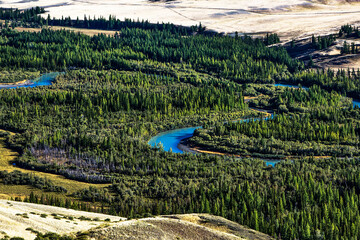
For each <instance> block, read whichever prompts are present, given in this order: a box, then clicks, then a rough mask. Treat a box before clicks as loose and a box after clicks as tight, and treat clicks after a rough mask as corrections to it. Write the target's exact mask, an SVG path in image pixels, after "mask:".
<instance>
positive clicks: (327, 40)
mask: <svg viewBox="0 0 360 240" xmlns="http://www.w3.org/2000/svg"><path fill="white" fill-rule="evenodd" d="M335 41H336V37H335V36H334V35H328V36H319V37H317V38H316V37H315V36H314V35H313V36H312V41H311V43H312V45H313V47H314V48H316V49H317V50H322V49H327V48H328V47H330V46H331V45H332V44H333V43H334V42H335Z"/></svg>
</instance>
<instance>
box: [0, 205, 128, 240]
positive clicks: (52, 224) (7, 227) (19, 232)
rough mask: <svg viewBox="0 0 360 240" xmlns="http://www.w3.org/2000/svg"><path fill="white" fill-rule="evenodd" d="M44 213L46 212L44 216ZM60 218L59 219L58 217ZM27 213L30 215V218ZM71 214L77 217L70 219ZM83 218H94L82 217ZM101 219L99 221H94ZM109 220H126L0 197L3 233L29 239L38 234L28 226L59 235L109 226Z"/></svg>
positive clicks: (1, 233)
mask: <svg viewBox="0 0 360 240" xmlns="http://www.w3.org/2000/svg"><path fill="white" fill-rule="evenodd" d="M41 214H46V217H45V215H42V216H41ZM51 214H53V215H55V214H56V217H57V218H58V219H55V216H53V215H51ZM26 216H27V217H26ZM69 217H73V220H70V219H69ZM80 217H85V218H90V219H91V220H80V219H79V218H80ZM95 218H97V219H96V220H94V219H95ZM105 219H110V220H111V222H114V221H120V220H125V218H120V217H116V216H111V215H105V214H99V213H90V212H83V211H75V210H72V209H66V208H59V207H53V206H46V205H41V204H33V203H23V202H14V201H6V200H0V236H1V235H3V236H4V235H8V236H10V237H13V236H19V237H23V238H25V239H34V238H35V237H36V235H35V234H34V233H32V232H31V231H29V230H26V229H27V228H32V229H33V230H36V231H40V232H43V233H46V232H56V233H58V234H70V233H74V232H78V231H85V230H88V229H90V228H94V227H96V226H101V225H105V224H106V223H108V222H105V221H104V220H105Z"/></svg>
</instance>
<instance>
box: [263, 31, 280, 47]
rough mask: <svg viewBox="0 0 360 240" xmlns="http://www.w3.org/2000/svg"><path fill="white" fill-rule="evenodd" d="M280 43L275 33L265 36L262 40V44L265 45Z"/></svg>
mask: <svg viewBox="0 0 360 240" xmlns="http://www.w3.org/2000/svg"><path fill="white" fill-rule="evenodd" d="M279 42H280V38H279V36H278V35H277V34H276V33H272V34H268V33H267V34H266V37H265V39H264V44H265V45H272V44H275V43H279Z"/></svg>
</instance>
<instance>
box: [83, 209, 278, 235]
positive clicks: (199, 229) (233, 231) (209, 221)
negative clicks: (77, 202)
mask: <svg viewBox="0 0 360 240" xmlns="http://www.w3.org/2000/svg"><path fill="white" fill-rule="evenodd" d="M90 237H91V239H112V240H117V239H119V240H120V239H121V240H127V239H128V240H130V239H131V240H148V239H162V240H177V239H183V240H198V239H202V240H212V239H218V240H245V239H247V240H255V239H256V240H273V238H271V237H270V236H268V235H266V234H263V233H260V232H257V231H254V230H252V229H249V228H246V227H244V226H242V225H240V224H237V223H234V222H231V221H229V220H226V219H225V218H222V217H217V216H213V215H209V214H184V215H170V216H160V217H155V218H144V219H139V220H130V221H124V222H119V223H114V224H113V225H111V226H109V227H106V228H103V229H98V230H94V231H92V233H91V234H90Z"/></svg>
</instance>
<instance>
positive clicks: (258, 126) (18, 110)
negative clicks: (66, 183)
mask: <svg viewBox="0 0 360 240" xmlns="http://www.w3.org/2000/svg"><path fill="white" fill-rule="evenodd" d="M43 12H44V10H43V9H40V8H39V9H31V10H27V11H17V10H9V9H0V19H3V20H6V22H4V24H3V25H2V29H1V32H0V73H1V74H0V77H1V82H7V81H6V80H7V79H8V80H9V82H13V81H19V80H21V79H18V78H19V76H24V77H26V78H27V79H28V78H29V77H36V76H38V75H39V74H40V73H39V72H41V73H46V72H60V74H59V75H58V76H57V77H56V79H55V81H54V82H53V84H52V85H50V86H42V87H34V88H15V89H0V109H1V110H0V128H1V129H3V130H5V131H8V132H12V133H15V134H3V135H1V136H0V137H3V138H5V139H6V144H7V147H8V148H10V149H13V150H15V151H17V152H18V153H19V157H17V158H16V159H15V162H14V164H16V166H17V167H19V169H21V168H22V169H32V170H36V171H39V172H47V173H54V174H58V175H62V176H65V177H66V178H68V179H72V180H76V181H79V182H86V183H95V184H107V187H100V186H99V187H89V188H85V189H82V190H80V191H76V192H72V193H71V189H66V188H64V187H62V186H57V185H55V184H54V183H53V182H52V181H51V180H49V179H44V178H41V177H37V176H33V175H31V174H25V173H21V172H20V171H14V172H7V171H1V172H0V181H1V184H5V185H30V186H33V187H34V188H36V189H41V190H42V191H43V194H41V195H35V194H31V195H30V196H27V197H26V198H25V201H29V202H34V203H43V204H52V205H57V206H62V207H68V208H74V209H82V210H92V211H101V212H104V213H110V214H115V215H119V216H123V217H129V218H139V217H146V216H151V215H160V214H179V213H194V212H196V213H210V214H214V215H219V216H223V217H225V218H227V219H230V220H232V221H236V222H238V223H240V224H243V225H246V226H248V227H250V228H253V229H256V230H259V231H261V232H264V233H267V234H269V235H271V236H273V237H275V238H278V239H309V240H310V239H329V240H332V239H334V240H335V239H353V240H355V239H359V238H360V161H359V157H360V150H359V146H358V145H359V137H360V109H359V108H358V107H355V108H354V107H353V104H352V100H351V99H350V97H351V98H360V96H359V94H360V87H359V86H360V84H359V81H360V80H359V79H360V72H359V71H358V70H352V69H350V70H342V71H337V72H335V71H332V70H327V69H307V68H306V67H305V64H303V63H302V62H300V61H298V60H295V59H292V58H291V57H290V56H289V55H288V53H287V52H286V50H285V49H284V48H281V47H277V46H272V47H267V46H266V45H269V44H273V43H276V42H278V38H277V36H275V35H268V36H267V38H265V39H263V40H262V39H252V38H251V37H248V36H244V37H239V36H236V37H229V36H221V35H218V34H208V33H206V31H205V29H204V28H203V27H201V26H194V27H191V28H184V27H180V26H174V25H171V24H150V23H148V22H135V21H129V20H127V21H120V20H117V19H112V18H109V19H91V20H90V19H85V20H71V19H67V18H65V19H53V18H51V17H48V18H42V17H40V16H39V15H38V14H40V13H43ZM27 24H30V25H31V26H32V27H33V26H35V25H39V26H45V25H59V26H75V27H82V28H94V29H110V30H116V31H117V33H116V34H115V35H114V36H107V35H104V34H99V35H95V36H87V35H84V34H81V33H74V32H71V31H68V30H56V31H54V30H50V29H48V28H43V29H42V30H41V31H39V32H18V31H17V30H15V29H12V27H11V26H13V27H15V26H17V25H19V26H20V25H21V26H24V25H27ZM6 25H7V26H6ZM347 31H349V30H347V28H346V27H343V28H342V32H343V34H345V33H346V32H347ZM21 74H22V75H21ZM6 76H8V77H6ZM14 76H16V77H14ZM3 79H4V80H3ZM274 83H284V84H296V85H298V84H301V85H303V86H306V87H308V88H306V89H302V88H285V87H281V86H274V85H273V84H274ZM263 111H266V112H268V113H274V114H272V115H271V114H267V115H266V114H264V112H263ZM235 120H236V121H235ZM189 126H203V128H201V129H198V130H196V131H195V133H194V136H193V137H192V138H190V139H187V140H186V142H185V143H184V144H187V145H188V147H192V148H196V149H203V150H208V151H213V152H219V153H224V154H226V156H216V155H213V154H192V153H182V154H181V153H173V152H172V151H164V149H163V147H162V146H161V145H160V146H156V147H151V146H150V145H149V144H148V141H149V140H150V138H151V137H153V136H155V135H156V134H158V133H160V132H163V131H166V130H171V129H177V128H181V127H189ZM0 158H1V156H0ZM264 159H276V160H281V161H280V162H279V163H277V164H276V165H275V166H267V165H266V163H265V162H264ZM49 192H57V193H59V192H61V193H63V195H61V197H58V198H54V197H53V196H52V195H49ZM74 199H76V200H74Z"/></svg>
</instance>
